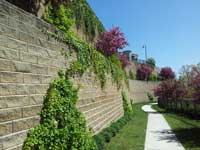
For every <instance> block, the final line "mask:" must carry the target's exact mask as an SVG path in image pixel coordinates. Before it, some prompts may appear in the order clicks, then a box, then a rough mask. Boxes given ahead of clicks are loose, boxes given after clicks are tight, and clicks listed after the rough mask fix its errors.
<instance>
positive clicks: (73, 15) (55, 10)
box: [44, 0, 105, 41]
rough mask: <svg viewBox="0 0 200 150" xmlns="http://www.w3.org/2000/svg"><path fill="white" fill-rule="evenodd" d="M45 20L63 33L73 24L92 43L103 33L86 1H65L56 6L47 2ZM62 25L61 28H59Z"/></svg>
mask: <svg viewBox="0 0 200 150" xmlns="http://www.w3.org/2000/svg"><path fill="white" fill-rule="evenodd" d="M46 8H47V9H46V13H45V16H44V18H45V20H46V21H48V22H50V23H53V24H55V25H57V27H58V28H59V29H61V30H62V29H64V31H65V30H66V29H67V30H68V29H69V27H71V26H72V25H73V23H75V26H76V28H77V29H81V30H82V31H83V32H84V34H85V35H87V38H88V40H89V41H93V40H94V38H95V37H97V36H99V35H100V34H101V33H102V32H104V31H105V28H104V26H103V25H102V23H101V22H100V21H99V19H98V18H97V16H96V15H95V13H94V12H93V10H92V9H91V8H90V6H89V4H88V3H87V1H86V0H72V1H71V0H65V1H63V2H62V3H58V4H57V5H56V4H55V3H54V4H52V3H51V1H49V2H48V5H47V7H46ZM60 25H62V27H61V26H60Z"/></svg>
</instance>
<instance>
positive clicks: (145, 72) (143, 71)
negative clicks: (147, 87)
mask: <svg viewBox="0 0 200 150" xmlns="http://www.w3.org/2000/svg"><path fill="white" fill-rule="evenodd" d="M152 71H153V70H152V69H151V68H150V67H149V66H147V65H145V64H142V65H141V66H140V67H139V68H138V69H137V79H139V80H148V78H149V77H150V75H151V73H152Z"/></svg>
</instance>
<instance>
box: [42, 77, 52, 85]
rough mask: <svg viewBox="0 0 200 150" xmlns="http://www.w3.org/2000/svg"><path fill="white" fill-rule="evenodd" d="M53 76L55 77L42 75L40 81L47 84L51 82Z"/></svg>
mask: <svg viewBox="0 0 200 150" xmlns="http://www.w3.org/2000/svg"><path fill="white" fill-rule="evenodd" d="M54 78H55V77H53V76H51V75H47V76H45V75H44V76H42V83H44V84H49V83H51V82H53V79H54Z"/></svg>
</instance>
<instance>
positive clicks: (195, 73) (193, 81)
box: [189, 67, 200, 102]
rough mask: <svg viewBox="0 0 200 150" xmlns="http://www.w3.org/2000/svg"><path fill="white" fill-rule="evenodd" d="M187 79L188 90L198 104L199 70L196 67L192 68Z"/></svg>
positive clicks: (199, 92) (199, 90)
mask: <svg viewBox="0 0 200 150" xmlns="http://www.w3.org/2000/svg"><path fill="white" fill-rule="evenodd" d="M189 78H190V83H189V89H190V91H191V93H192V97H193V99H194V100H195V101H198V102H200V70H199V69H198V68H197V67H193V68H192V71H191V72H190V76H189Z"/></svg>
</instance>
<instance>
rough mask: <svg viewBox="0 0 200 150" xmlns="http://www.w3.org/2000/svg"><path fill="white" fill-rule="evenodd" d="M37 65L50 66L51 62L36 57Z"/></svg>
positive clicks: (47, 59)
mask: <svg viewBox="0 0 200 150" xmlns="http://www.w3.org/2000/svg"><path fill="white" fill-rule="evenodd" d="M38 64H39V65H44V66H51V65H52V60H51V59H49V58H45V57H38Z"/></svg>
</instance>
